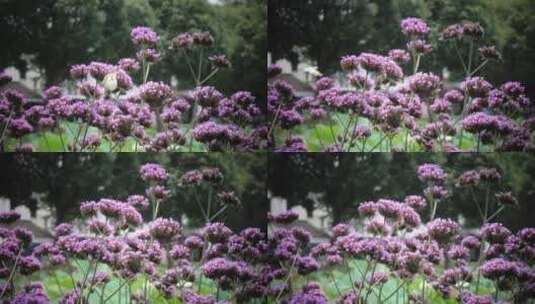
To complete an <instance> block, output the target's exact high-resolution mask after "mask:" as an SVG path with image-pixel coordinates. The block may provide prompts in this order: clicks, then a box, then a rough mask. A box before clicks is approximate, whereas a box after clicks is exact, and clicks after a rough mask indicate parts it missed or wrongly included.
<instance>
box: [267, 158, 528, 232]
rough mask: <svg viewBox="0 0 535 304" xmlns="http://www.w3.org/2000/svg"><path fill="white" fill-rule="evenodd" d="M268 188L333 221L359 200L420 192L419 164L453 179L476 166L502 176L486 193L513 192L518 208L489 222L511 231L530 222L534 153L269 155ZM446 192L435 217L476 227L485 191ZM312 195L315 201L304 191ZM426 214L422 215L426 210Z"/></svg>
mask: <svg viewBox="0 0 535 304" xmlns="http://www.w3.org/2000/svg"><path fill="white" fill-rule="evenodd" d="M268 162H269V166H268V168H269V171H268V186H267V187H268V191H270V192H271V193H272V195H274V196H280V197H283V198H285V199H287V200H288V204H289V206H293V205H302V206H303V207H304V208H305V209H307V210H308V211H310V212H311V211H313V210H314V209H315V208H317V207H319V206H325V207H327V208H328V210H329V211H330V213H331V216H332V218H333V221H334V223H339V222H343V221H347V220H350V219H352V218H357V217H358V213H357V206H358V204H359V203H361V202H364V201H369V200H377V199H380V198H392V199H397V200H403V199H404V197H405V196H407V195H412V194H420V195H421V194H422V191H423V189H424V188H425V185H423V184H422V183H421V182H420V180H419V179H418V177H417V175H416V170H417V168H418V166H419V165H421V164H424V163H437V164H439V165H441V166H442V167H443V168H444V169H445V170H446V171H447V172H448V173H449V174H450V176H452V177H455V178H456V177H458V176H459V175H460V174H461V173H462V172H464V171H466V170H471V169H477V168H478V167H495V168H498V170H499V171H500V172H501V174H502V176H503V178H502V180H501V182H500V184H499V185H497V186H496V187H494V188H493V189H491V191H492V192H491V193H494V191H499V190H508V191H512V192H513V193H514V194H515V195H516V196H517V198H518V201H519V206H517V207H511V208H506V209H505V210H504V211H503V212H502V213H501V214H500V215H499V216H498V217H497V218H495V219H494V220H495V221H497V222H503V223H504V224H505V225H507V226H508V227H509V228H511V229H512V230H518V229H520V228H524V227H530V226H531V225H532V224H533V214H534V212H535V206H533V204H532V202H533V200H534V199H535V185H534V183H533V180H535V156H534V155H533V154H529V153H479V154H477V153H446V154H441V153H365V154H363V153H310V154H304V153H303V154H270V156H269V161H268ZM454 184H455V180H453V179H450V180H449V185H450V193H451V196H450V197H449V198H447V199H446V200H445V201H444V202H441V203H440V205H439V206H438V213H437V214H438V216H440V217H451V218H454V219H458V217H459V216H462V217H464V219H465V224H466V226H467V228H473V227H478V226H479V225H480V219H479V215H478V211H477V207H476V205H475V204H474V202H475V201H478V202H480V203H482V202H483V201H484V199H485V192H484V191H485V189H479V190H477V191H475V193H474V195H472V193H471V192H470V191H467V190H466V189H463V188H457V187H455V186H454ZM311 193H312V194H316V197H317V200H316V201H314V200H312V199H311V198H310V195H309V194H311ZM425 214H427V213H425Z"/></svg>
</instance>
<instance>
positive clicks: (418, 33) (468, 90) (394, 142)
mask: <svg viewBox="0 0 535 304" xmlns="http://www.w3.org/2000/svg"><path fill="white" fill-rule="evenodd" d="M401 31H402V33H403V34H404V35H405V36H406V37H407V39H408V42H407V45H406V48H404V49H393V50H390V51H389V52H388V54H386V55H380V54H373V53H361V54H359V55H347V56H343V57H342V58H341V60H340V66H341V69H342V71H343V72H344V74H345V76H346V79H345V81H346V82H347V83H349V86H348V87H347V88H346V87H340V86H338V85H337V84H336V83H335V81H334V80H333V79H330V78H327V77H323V78H320V79H318V80H317V81H316V83H315V95H314V96H312V97H298V96H295V92H294V89H293V88H292V87H291V86H290V85H289V84H288V83H287V82H285V81H280V80H277V81H273V82H272V83H271V84H270V85H269V88H268V110H269V114H270V117H271V118H270V119H271V123H270V129H269V131H268V134H269V136H270V137H271V141H272V142H274V145H275V150H276V151H282V152H285V151H287V152H289V151H307V150H309V149H312V150H314V151H316V150H317V151H322V150H324V151H358V152H369V151H461V150H465V151H466V150H470V151H481V150H483V149H484V150H486V151H489V150H490V151H494V150H496V151H525V150H532V149H533V130H534V126H535V124H534V122H535V117H534V116H533V113H534V111H533V109H534V106H533V104H532V103H531V102H530V100H529V99H528V97H527V96H526V92H525V88H524V86H523V85H522V84H521V83H519V82H515V81H509V82H506V83H504V84H501V85H497V86H495V85H493V84H491V83H489V82H488V81H486V80H485V79H484V78H482V77H479V76H476V75H477V73H478V72H480V71H481V70H482V69H483V68H484V67H485V66H486V65H487V64H488V63H490V62H493V61H494V62H496V61H499V60H501V55H500V53H499V52H498V51H497V50H496V48H495V47H493V46H485V45H484V44H483V43H484V42H483V28H482V27H481V26H480V25H479V24H478V23H474V22H463V23H461V24H454V25H451V26H449V27H447V28H446V29H444V30H443V32H442V34H441V35H440V36H441V40H442V41H443V42H444V43H448V44H450V45H452V46H453V48H454V49H455V52H456V53H457V55H458V58H459V61H460V64H461V65H462V66H463V69H464V71H465V78H464V79H463V80H461V81H460V84H459V85H457V84H455V83H449V82H445V81H444V80H443V79H441V77H440V76H438V75H435V74H433V73H430V72H422V71H420V70H419V68H420V65H421V64H420V63H421V61H422V60H423V59H425V57H426V55H427V54H429V53H430V52H432V51H433V46H432V44H431V43H430V42H429V41H428V36H429V34H430V32H431V29H430V28H429V27H428V25H427V24H426V23H425V22H424V21H423V20H421V19H418V18H407V19H404V20H403V21H402V22H401ZM463 50H466V53H467V54H463ZM409 63H412V68H410V69H409V67H405V66H406V65H408V64H409ZM404 67H405V68H404ZM280 72H281V69H280V67H278V66H276V65H274V66H271V67H269V71H268V75H269V76H270V77H274V76H276V75H277V74H279V73H280ZM296 129H299V131H294V130H296ZM299 132H301V133H305V135H304V136H299ZM327 135H328V136H327ZM322 138H323V139H322ZM312 142H314V146H313V147H312V148H311V146H312ZM317 146H319V148H318V147H317Z"/></svg>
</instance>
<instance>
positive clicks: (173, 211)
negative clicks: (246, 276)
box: [0, 153, 267, 229]
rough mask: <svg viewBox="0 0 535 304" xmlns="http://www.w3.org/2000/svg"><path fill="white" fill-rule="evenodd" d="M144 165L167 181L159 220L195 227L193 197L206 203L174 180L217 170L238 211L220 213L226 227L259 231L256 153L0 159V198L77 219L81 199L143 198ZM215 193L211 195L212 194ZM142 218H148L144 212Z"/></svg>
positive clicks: (262, 222)
mask: <svg viewBox="0 0 535 304" xmlns="http://www.w3.org/2000/svg"><path fill="white" fill-rule="evenodd" d="M147 162H156V163H159V164H161V165H162V166H164V167H165V168H166V169H167V171H168V172H169V174H170V175H171V176H172V179H171V180H170V181H169V183H170V184H169V189H171V190H172V195H171V197H170V198H169V199H168V200H166V201H165V203H164V204H162V206H161V212H162V215H163V216H166V217H173V218H176V219H180V217H181V216H182V215H187V216H188V218H189V219H190V223H191V224H192V225H193V226H196V225H200V224H201V222H202V220H201V217H202V214H201V211H200V209H199V208H198V207H197V205H196V203H195V201H194V199H195V196H196V195H198V196H199V197H198V198H199V199H200V200H203V199H206V197H205V196H206V193H204V192H202V191H200V190H198V189H197V190H193V189H192V190H183V189H179V188H178V186H177V178H178V177H180V176H181V174H183V173H184V172H186V171H188V170H192V169H198V168H199V167H218V168H219V169H220V170H221V172H222V173H223V175H224V183H223V184H224V185H223V187H222V189H224V190H232V191H235V193H236V194H237V196H238V197H239V198H240V200H241V202H242V204H241V207H240V208H238V209H236V210H235V211H232V212H226V213H225V215H224V217H222V218H218V220H223V219H224V220H225V222H226V223H228V225H229V226H231V227H233V228H236V229H242V228H244V227H248V226H254V227H261V228H265V226H266V214H267V203H266V200H267V198H266V196H265V179H266V178H265V174H266V172H265V166H266V160H265V157H262V156H261V155H257V154H252V153H251V154H235V155H228V154H219V153H206V154H196V153H191V154H190V153H175V154H171V153H168V154H160V153H135V154H130V153H118V154H109V153H88V154H81V153H50V154H48V153H44V154H28V155H20V154H3V155H0V167H1V168H3V169H4V170H3V174H2V176H1V177H0V197H7V198H9V199H10V201H11V207H12V208H14V207H16V206H19V205H25V206H28V208H30V210H31V211H33V212H35V210H37V208H39V207H40V206H38V205H37V203H38V201H37V200H36V199H35V194H38V195H39V197H40V198H41V200H42V203H43V204H45V205H47V206H49V207H50V208H51V210H52V211H53V212H55V218H56V222H57V223H63V222H66V221H70V220H72V219H74V218H76V217H78V216H79V210H78V207H79V204H80V203H81V202H83V201H89V200H98V199H101V198H112V199H118V200H124V199H126V198H127V197H128V196H129V195H132V194H144V191H145V188H146V187H147V185H146V184H145V183H144V182H143V181H142V180H141V178H140V177H139V174H138V172H139V168H140V166H141V165H142V164H144V163H147ZM214 194H215V193H214ZM147 216H150V215H149V214H147Z"/></svg>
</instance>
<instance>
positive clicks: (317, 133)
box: [275, 114, 490, 152]
mask: <svg viewBox="0 0 535 304" xmlns="http://www.w3.org/2000/svg"><path fill="white" fill-rule="evenodd" d="M349 119H350V115H348V114H337V115H335V116H334V117H333V118H332V120H331V121H330V122H329V121H328V120H327V121H320V122H313V123H305V124H303V125H300V126H297V127H295V128H294V129H292V133H291V134H292V135H298V136H302V137H303V139H304V140H305V143H306V145H307V147H308V149H309V150H310V151H311V152H322V151H323V150H324V149H325V148H326V147H327V146H330V145H333V144H334V142H335V141H334V138H336V137H338V136H341V135H343V131H344V130H343V127H342V126H344V125H347V124H348V123H349ZM358 124H359V125H367V126H369V127H370V128H371V129H372V135H371V136H370V137H369V138H368V139H366V140H365V141H357V142H356V143H355V146H354V147H353V148H352V149H351V152H361V151H364V152H371V151H372V150H373V152H387V151H390V150H391V149H390V145H389V143H388V139H387V138H386V137H385V138H384V139H383V136H384V133H382V132H379V131H377V130H373V126H371V125H370V122H369V121H368V120H367V119H365V118H359V121H358ZM333 134H334V136H333ZM406 134H407V132H406V129H402V131H400V132H399V133H397V134H396V135H395V136H394V137H393V138H392V147H393V149H394V150H396V151H405V138H406ZM275 135H276V139H277V145H279V146H280V145H282V144H284V141H285V139H286V138H287V137H288V131H285V130H280V129H279V130H277V132H276V134H275ZM459 139H460V136H459V135H457V136H455V137H454V138H453V143H454V144H455V146H458V143H459ZM381 140H382V141H381ZM476 146H477V141H476V138H475V137H474V136H473V135H472V134H469V133H466V132H464V133H463V139H462V145H461V146H460V147H458V148H460V149H462V150H464V151H472V150H475V148H476ZM346 147H347V145H346ZM408 149H409V151H411V152H424V149H422V147H421V146H420V145H419V144H418V143H417V142H416V141H415V139H414V138H413V137H412V136H409V137H408ZM489 150H490V147H486V146H483V145H482V146H481V151H482V152H483V151H485V152H486V151H489Z"/></svg>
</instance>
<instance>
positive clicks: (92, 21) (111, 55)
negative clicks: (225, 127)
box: [0, 0, 267, 104]
mask: <svg viewBox="0 0 535 304" xmlns="http://www.w3.org/2000/svg"><path fill="white" fill-rule="evenodd" d="M266 13H267V8H266V4H265V1H264V0H39V1H35V0H2V1H0V28H1V29H2V30H1V31H0V41H1V42H2V47H1V48H0V68H6V71H7V72H8V74H10V75H12V76H13V78H14V80H15V81H16V82H18V85H17V86H18V87H17V89H19V90H22V91H24V92H25V93H26V94H27V95H28V96H30V97H38V96H39V95H40V92H41V90H42V89H43V88H44V87H48V86H50V85H57V84H60V83H61V82H62V81H63V80H64V79H66V78H68V77H67V76H68V71H69V66H70V65H73V64H79V63H88V62H90V61H92V60H97V61H104V62H110V63H116V62H117V61H118V60H119V59H121V58H124V57H134V56H135V50H134V46H133V44H132V42H131V41H130V31H131V29H132V28H133V27H134V26H149V27H152V28H153V29H154V30H155V31H156V32H157V33H158V34H159V35H160V37H161V41H165V42H167V41H169V40H171V39H172V38H173V37H175V36H176V35H178V34H180V33H182V32H187V31H210V32H211V33H212V35H213V36H214V38H215V47H214V53H221V54H226V55H227V57H228V58H229V59H230V61H231V63H232V69H230V70H224V71H221V72H220V73H218V75H217V76H216V77H214V78H213V80H212V81H211V82H210V85H213V86H216V87H217V88H218V89H219V90H221V91H223V92H225V93H227V94H229V93H232V92H235V91H238V90H247V91H251V92H253V93H254V94H255V95H256V96H257V99H259V103H260V104H263V102H262V101H263V100H264V96H265V83H266V79H265V77H266V76H265V74H266V73H265V67H266V57H265V54H266V48H267V32H266V18H267V17H266ZM164 58H165V59H164V60H163V62H160V63H158V64H156V65H155V66H153V69H151V79H152V80H163V81H166V82H167V83H171V80H173V83H176V86H177V88H178V89H182V88H190V87H191V86H192V84H193V83H192V81H191V76H190V72H189V70H187V65H185V64H184V62H183V59H182V58H181V57H180V56H165V57H164Z"/></svg>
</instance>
